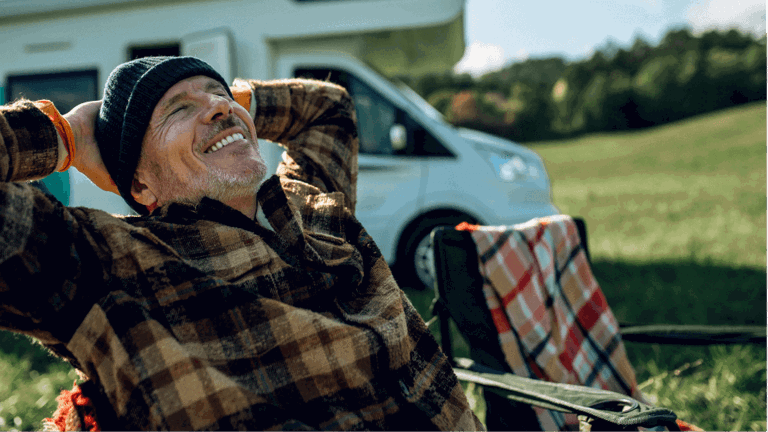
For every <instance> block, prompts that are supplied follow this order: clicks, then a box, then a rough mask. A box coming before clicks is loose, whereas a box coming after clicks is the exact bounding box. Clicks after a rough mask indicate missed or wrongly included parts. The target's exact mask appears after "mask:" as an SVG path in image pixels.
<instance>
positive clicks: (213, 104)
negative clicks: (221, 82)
mask: <svg viewBox="0 0 768 432" xmlns="http://www.w3.org/2000/svg"><path fill="white" fill-rule="evenodd" d="M233 112H234V111H233V110H232V106H231V104H230V103H229V101H228V100H226V99H225V98H223V97H221V96H217V95H211V96H210V98H209V102H208V112H207V113H206V116H205V117H206V121H208V122H211V121H216V120H221V119H224V118H227V117H228V116H229V115H230V114H232V113H233Z"/></svg>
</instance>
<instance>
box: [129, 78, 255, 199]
mask: <svg viewBox="0 0 768 432" xmlns="http://www.w3.org/2000/svg"><path fill="white" fill-rule="evenodd" d="M256 138H257V137H256V129H255V127H254V125H253V121H252V120H251V118H250V115H249V113H248V111H246V110H245V108H243V107H242V106H240V105H239V104H237V103H236V102H235V101H234V100H232V98H230V97H229V95H228V93H227V90H226V89H225V88H224V86H223V85H222V84H221V83H220V82H219V81H217V80H215V79H213V78H209V77H206V76H195V77H191V78H187V79H185V80H182V81H179V82H178V83H176V84H175V85H174V86H173V87H171V88H170V89H168V91H167V92H166V93H165V94H164V95H163V98H162V99H160V102H158V104H157V105H156V106H155V109H154V110H153V112H152V118H151V120H150V122H149V127H148V128H147V132H146V134H145V136H144V141H143V144H142V154H141V158H140V160H139V166H138V168H137V175H138V178H139V180H140V181H141V182H142V183H144V184H145V185H146V188H147V189H148V190H149V191H151V193H152V194H153V195H154V196H155V197H156V198H157V201H158V203H159V204H164V203H166V202H169V201H187V202H197V201H199V200H200V199H202V198H203V197H209V198H212V199H215V200H218V201H222V202H225V203H226V202H230V201H232V200H235V199H238V198H240V197H243V196H250V197H253V196H255V192H256V189H257V188H258V185H259V183H260V182H261V180H262V179H263V178H264V175H265V174H266V165H265V164H264V160H263V159H262V157H261V154H260V153H259V143H258V141H257V139H256ZM134 196H136V195H135V194H134ZM137 201H139V202H141V200H139V199H137Z"/></svg>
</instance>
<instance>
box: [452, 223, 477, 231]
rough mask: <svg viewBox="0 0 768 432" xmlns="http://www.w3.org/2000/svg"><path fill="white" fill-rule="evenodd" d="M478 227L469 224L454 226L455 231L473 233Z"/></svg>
mask: <svg viewBox="0 0 768 432" xmlns="http://www.w3.org/2000/svg"><path fill="white" fill-rule="evenodd" d="M479 227H480V225H472V224H471V223H469V222H462V223H460V224H458V225H456V231H475V230H476V229H478V228H479Z"/></svg>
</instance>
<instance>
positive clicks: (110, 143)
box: [96, 57, 232, 214]
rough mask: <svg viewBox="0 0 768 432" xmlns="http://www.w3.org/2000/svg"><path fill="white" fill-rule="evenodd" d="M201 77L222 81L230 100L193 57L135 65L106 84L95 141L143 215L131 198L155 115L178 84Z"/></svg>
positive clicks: (150, 59)
mask: <svg viewBox="0 0 768 432" xmlns="http://www.w3.org/2000/svg"><path fill="white" fill-rule="evenodd" d="M197 75H205V76H208V77H211V78H213V79H215V80H217V81H219V82H221V83H222V84H223V85H224V88H226V89H227V92H228V93H229V95H230V97H231V96H232V92H231V91H230V90H229V84H227V82H226V81H224V78H222V76H221V75H219V73H218V72H216V71H215V70H214V69H213V68H212V67H211V66H210V65H209V64H208V63H205V62H204V61H202V60H200V59H197V58H194V57H144V58H140V59H136V60H132V61H129V62H128V63H123V64H121V65H120V66H118V67H117V68H115V70H113V71H112V73H110V74H109V78H107V83H106V84H105V85H104V98H103V100H102V104H101V111H100V112H99V118H98V119H97V120H96V142H97V143H98V145H99V151H100V152H101V158H102V159H103V160H104V165H105V166H106V167H107V171H108V172H109V175H110V176H111V177H112V180H114V182H115V183H116V184H117V190H118V191H120V195H121V196H122V197H123V199H124V200H125V201H126V202H127V203H128V204H129V205H130V206H131V207H133V209H134V210H136V211H137V212H139V214H147V213H148V212H147V209H146V207H144V206H143V205H141V204H139V203H137V202H136V201H135V200H134V199H133V197H132V196H131V186H132V184H133V176H134V173H135V172H136V167H137V166H138V165H139V157H140V156H141V143H142V141H143V140H144V134H145V133H146V131H147V127H148V126H149V120H150V119H151V117H152V111H154V109H155V105H157V103H158V102H159V101H160V99H162V97H163V95H164V94H165V92H166V91H168V89H170V88H171V87H173V85H174V84H176V83H177V82H179V81H181V80H183V79H185V78H189V77H193V76H197Z"/></svg>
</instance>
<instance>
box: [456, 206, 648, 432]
mask: <svg viewBox="0 0 768 432" xmlns="http://www.w3.org/2000/svg"><path fill="white" fill-rule="evenodd" d="M465 229H468V230H470V231H472V238H473V240H474V242H475V244H476V246H477V252H478V256H479V258H480V259H479V265H480V274H481V275H483V277H484V279H485V282H484V286H483V291H484V294H485V297H486V300H487V303H488V307H489V309H490V311H491V315H492V317H493V322H494V325H495V327H496V329H497V330H498V333H499V341H500V344H501V347H502V351H503V352H504V355H505V357H506V361H507V362H508V363H509V365H510V367H511V368H512V371H513V372H514V373H515V374H516V375H519V376H524V377H529V378H536V379H542V380H547V381H551V382H560V383H567V384H577V385H585V386H591V387H596V388H602V389H606V390H611V391H615V392H619V393H623V394H627V395H631V396H632V397H634V398H635V399H638V400H643V398H642V394H641V393H640V391H639V390H638V389H637V382H636V379H635V372H634V370H633V369H632V365H631V364H630V363H629V360H628V359H627V355H626V351H625V349H624V345H623V343H622V340H621V335H620V334H619V326H618V323H617V321H616V319H615V317H614V316H613V313H612V312H611V309H610V308H609V307H608V303H607V301H606V299H605V296H604V295H603V292H602V291H601V290H600V286H599V285H598V284H597V282H596V281H595V278H594V277H593V275H592V272H591V270H590V267H589V263H588V262H587V258H586V254H585V252H584V249H583V248H582V246H581V242H580V240H579V235H578V231H577V227H576V224H575V223H574V221H573V219H571V218H570V217H569V216H564V215H559V216H552V217H548V218H542V219H533V220H531V221H529V222H527V223H524V224H520V225H514V226H511V227H507V226H496V227H475V226H473V227H471V228H465ZM534 409H535V410H536V413H537V416H538V419H539V423H540V425H541V427H542V429H543V430H569V429H578V420H577V419H576V416H575V415H573V414H567V415H566V414H563V413H561V412H555V411H549V410H544V409H540V408H534Z"/></svg>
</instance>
